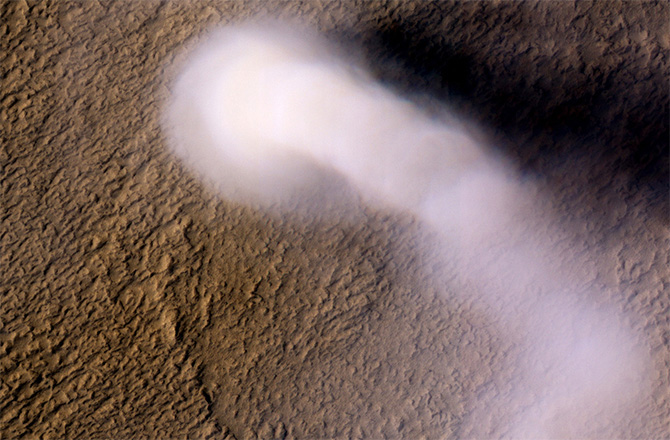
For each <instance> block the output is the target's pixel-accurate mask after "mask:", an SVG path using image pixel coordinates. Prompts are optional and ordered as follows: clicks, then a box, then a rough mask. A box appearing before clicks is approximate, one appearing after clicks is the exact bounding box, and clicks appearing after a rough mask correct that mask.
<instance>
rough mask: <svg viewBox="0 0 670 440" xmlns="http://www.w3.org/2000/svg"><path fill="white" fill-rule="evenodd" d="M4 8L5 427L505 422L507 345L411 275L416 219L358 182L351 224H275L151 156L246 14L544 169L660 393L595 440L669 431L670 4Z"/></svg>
mask: <svg viewBox="0 0 670 440" xmlns="http://www.w3.org/2000/svg"><path fill="white" fill-rule="evenodd" d="M266 3H271V5H268V4H266ZM1 8H2V9H1V19H0V41H1V43H2V46H1V47H2V50H0V66H1V67H0V91H1V92H0V93H1V101H0V127H1V128H0V141H1V143H0V146H1V147H0V167H1V168H0V188H1V190H2V192H1V193H0V194H1V195H0V221H1V226H0V438H145V437H152V438H185V437H188V438H238V439H242V438H255V437H260V438H284V437H287V438H353V437H356V438H359V437H363V438H382V437H388V438H399V437H403V438H424V437H425V438H444V437H447V438H461V437H468V436H469V433H471V432H473V430H472V426H471V425H472V424H473V423H475V424H482V425H489V424H490V431H489V432H490V433H491V435H493V436H504V435H505V433H506V431H505V427H504V425H505V424H504V421H496V420H493V421H491V420H489V419H492V418H493V419H494V418H495V417H494V416H493V415H491V414H490V413H487V411H486V408H484V409H482V408H481V407H478V402H479V401H480V400H479V396H483V395H490V394H492V393H493V394H495V393H504V392H505V389H506V387H508V386H509V385H508V384H509V383H510V382H509V377H508V374H510V373H509V371H510V368H509V365H508V364H509V359H508V354H509V353H510V352H511V351H513V350H510V347H511V345H512V343H511V342H510V341H509V340H508V339H506V337H505V332H504V331H503V329H500V328H497V327H496V325H495V322H492V321H491V318H490V316H488V315H487V314H486V313H484V312H483V311H482V310H480V309H479V307H478V305H477V304H476V302H469V301H467V300H464V299H463V298H464V297H467V295H455V294H454V292H453V289H454V287H453V286H450V285H449V284H446V285H445V284H443V283H438V282H436V281H435V279H434V278H433V277H430V276H429V275H430V274H428V273H427V272H426V270H425V267H426V261H425V260H426V259H427V258H428V256H427V255H425V254H424V253H422V251H421V250H420V247H419V246H418V243H421V242H423V241H427V240H430V233H429V232H426V231H425V229H424V228H422V227H421V225H420V224H418V222H417V221H415V220H414V219H412V218H411V217H409V216H407V215H404V214H403V213H394V212H380V211H377V210H374V209H372V208H370V207H366V206H360V205H356V203H357V202H355V199H352V201H351V204H352V206H354V208H352V209H355V210H357V211H358V212H359V214H357V218H358V219H359V221H356V222H346V223H342V222H340V221H338V217H337V215H334V213H333V212H330V211H328V210H327V209H326V210H324V212H323V213H322V215H320V216H316V217H304V216H300V215H297V214H296V215H295V216H289V215H287V216H284V217H281V218H278V217H276V216H270V215H268V214H265V213H263V212H260V211H256V210H254V209H252V208H250V207H248V206H243V205H239V204H232V203H229V202H226V201H225V200H221V199H220V198H219V197H217V195H216V194H212V193H210V192H208V191H207V190H206V189H205V188H203V186H202V185H201V184H200V183H199V182H198V180H197V179H195V178H194V177H193V176H192V175H191V174H190V173H189V172H188V171H187V170H186V169H184V168H183V167H182V165H181V164H180V163H179V162H178V161H176V159H174V158H173V157H172V156H171V155H170V154H169V153H168V151H167V150H166V148H165V139H164V136H163V134H162V132H161V129H160V118H161V111H162V108H163V106H164V104H165V102H166V99H167V98H168V97H169V93H170V89H169V86H170V81H171V80H172V79H173V78H174V76H175V74H176V71H177V69H178V66H179V63H180V62H181V61H182V60H183V59H184V56H185V54H186V50H187V49H188V48H190V47H193V46H194V45H195V44H197V42H198V41H201V40H202V38H204V36H205V35H206V32H207V31H208V30H210V29H213V28H216V27H217V26H221V25H224V24H228V23H233V22H238V21H242V20H246V19H250V18H254V17H258V14H262V15H265V16H271V17H283V18H291V19H295V18H296V17H297V19H298V20H300V21H303V22H305V23H307V24H309V25H312V26H315V27H317V28H318V29H319V30H320V31H321V32H323V33H324V34H325V35H327V36H328V37H329V38H332V39H333V40H334V41H337V42H339V43H340V44H344V45H348V46H349V47H352V48H356V51H358V52H360V55H361V59H362V60H363V62H365V63H367V64H368V66H369V67H370V69H372V71H373V72H374V73H375V75H376V76H377V77H378V78H379V79H380V80H382V81H384V82H385V83H387V84H388V85H389V87H392V88H395V89H396V90H397V91H398V93H403V94H406V95H407V96H410V97H419V98H417V99H421V98H420V97H422V96H423V97H426V96H428V97H430V99H431V100H432V101H437V102H441V103H445V104H448V105H449V106H451V107H452V108H454V109H456V110H457V111H458V112H459V113H460V114H463V115H466V116H467V117H469V118H470V119H472V120H474V121H476V122H477V123H478V124H480V125H482V126H483V127H486V128H487V129H488V131H489V135H490V137H491V139H493V141H494V144H495V145H496V147H497V148H499V149H500V151H501V152H502V153H503V154H504V155H506V156H507V157H508V158H510V159H511V160H512V161H513V162H514V163H515V164H516V165H517V166H518V169H519V170H520V171H521V172H522V173H524V174H525V175H528V176H533V177H534V178H536V179H537V181H538V182H539V184H540V185H541V190H542V191H543V192H544V193H545V195H546V197H545V200H546V203H545V205H544V206H538V211H541V212H545V213H550V217H552V218H555V219H557V220H556V221H557V222H560V223H559V224H560V225H561V228H563V229H564V230H565V231H566V234H568V236H569V239H568V240H566V241H565V242H563V243H561V244H560V246H563V247H565V248H567V249H574V248H575V247H578V248H580V249H584V255H585V256H586V258H587V259H588V261H589V264H588V268H587V269H585V270H586V271H587V272H588V273H589V274H591V275H590V277H589V280H590V282H592V283H594V285H598V286H604V287H606V288H608V289H611V290H612V291H614V292H618V293H617V294H612V296H610V297H606V298H599V299H598V300H599V301H604V302H608V303H609V304H613V305H614V306H616V307H618V308H619V309H620V310H621V311H622V313H625V314H626V316H627V320H628V321H629V322H630V324H631V326H632V327H633V328H635V329H637V330H639V331H640V332H641V333H642V334H644V335H645V337H644V341H643V342H642V343H643V347H644V350H645V351H646V352H647V353H648V354H649V355H650V357H651V359H652V364H653V365H652V369H653V373H652V377H653V383H654V387H653V390H652V392H651V393H650V395H649V396H648V398H647V399H645V400H644V401H643V402H641V403H640V405H639V408H638V411H637V412H636V413H635V414H632V415H631V417H630V419H631V422H630V423H629V424H626V425H625V426H620V427H617V430H618V431H616V435H618V436H621V437H626V438H664V437H667V435H668V434H667V433H668V426H670V391H669V388H668V383H670V252H669V249H670V240H669V234H670V230H669V227H670V220H669V209H668V194H669V185H670V183H669V182H670V181H669V179H668V142H669V138H670V134H669V130H668V127H669V120H670V113H669V108H668V102H669V95H670V90H669V84H670V83H669V76H668V72H669V71H670V70H669V69H670V25H669V24H668V23H669V18H670V16H669V10H670V8H669V7H668V5H667V3H666V2H664V1H658V2H633V1H631V2H613V1H602V2H595V3H592V2H586V1H585V2H576V3H573V2H500V1H486V2H451V1H443V2H422V1H409V0H408V1H381V0H380V1H376V0H375V1H363V0H360V1H354V0H351V1H350V0H346V1H341V2H340V1H338V2H335V1H319V0H313V1H309V0H308V1H297V0H296V1H277V2H263V1H260V0H258V1H242V0H239V1H238V0H219V1H214V0H212V1H187V0H183V1H178V0H168V1H154V0H145V1H129V0H128V1H125V0H124V1H95V0H86V1H83V0H82V1H44V2H33V1H30V2H26V1H23V0H20V1H19V0H17V1H8V0H4V1H3V2H2V6H1ZM428 265H429V264H428ZM473 414H478V415H477V416H476V417H472V415H473ZM501 420H504V418H503V419H501Z"/></svg>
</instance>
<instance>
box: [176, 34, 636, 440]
mask: <svg viewBox="0 0 670 440" xmlns="http://www.w3.org/2000/svg"><path fill="white" fill-rule="evenodd" d="M453 120H454V119H453V118H452V122H451V123H446V122H445V119H442V118H437V117H430V116H428V115H427V114H426V113H425V112H423V111H422V110H421V109H420V108H418V107H417V106H416V105H415V104H412V103H411V102H409V101H407V100H404V99H402V98H401V97H399V96H397V95H396V94H394V93H393V92H392V91H390V90H389V89H387V88H385V87H383V86H382V85H381V84H379V83H378V82H376V81H375V80H374V79H373V78H372V77H371V76H370V75H369V74H367V73H366V72H365V70H364V69H362V68H360V67H357V66H356V65H355V64H352V63H351V62H349V61H348V60H347V59H346V57H342V56H340V55H338V50H337V49H336V48H333V47H331V46H330V45H329V44H328V43H326V42H324V41H322V39H320V38H319V37H318V36H317V35H315V34H313V33H311V32H309V31H305V30H300V31H297V30H295V29H292V30H287V29H286V28H282V27H281V26H278V25H276V24H273V25H264V26H250V25H243V26H237V27H230V28H225V29H223V30H220V31H218V32H216V33H213V34H212V35H211V36H210V37H209V38H208V39H207V41H206V42H205V43H203V44H202V45H201V46H200V47H199V48H197V49H196V50H195V51H194V52H193V53H192V54H190V57H189V60H188V61H187V63H186V64H185V66H184V68H183V70H182V72H181V74H180V75H179V76H178V78H177V80H176V82H175V83H174V84H173V95H172V99H171V101H170V103H169V105H168V107H167V110H166V113H165V118H164V129H165V131H166V133H167V135H168V139H169V142H170V144H171V147H172V149H173V152H174V153H175V154H176V155H177V156H178V157H179V158H181V159H182V160H183V161H184V162H185V163H186V164H187V165H188V166H190V167H191V169H192V170H193V171H194V172H195V173H197V174H198V175H199V176H200V177H202V178H203V179H204V180H205V181H207V182H209V183H210V184H212V185H214V186H215V187H216V189H217V190H218V191H219V192H220V194H221V195H222V196H223V197H225V198H228V199H231V200H235V201H238V202H243V203H251V204H261V205H264V206H270V205H273V204H275V203H281V202H282V201H283V200H286V199H288V198H290V197H292V196H293V195H294V194H295V191H296V190H297V189H299V188H300V187H303V186H305V185H311V184H314V183H315V182H316V181H318V179H319V176H320V174H319V172H318V170H319V169H327V170H331V171H333V172H336V173H338V174H339V175H341V176H343V177H344V178H345V179H346V180H347V181H348V182H350V183H351V184H352V185H353V186H354V187H355V188H356V189H357V190H358V191H360V193H361V195H362V196H363V197H364V198H365V199H366V200H368V201H369V202H370V203H374V204H378V205H382V206H388V207H390V208H393V209H399V210H405V211H409V212H411V213H413V214H414V215H416V216H417V217H418V218H420V219H421V220H422V221H424V222H425V223H426V224H427V225H429V226H430V227H432V228H434V229H435V230H437V231H438V232H439V234H440V235H441V237H442V240H443V242H442V243H441V246H443V247H444V249H445V252H444V255H443V256H442V257H441V258H444V259H445V263H447V262H449V263H450V264H453V265H455V267H456V268H457V270H458V271H459V274H460V275H461V276H462V277H464V278H466V279H467V280H468V281H469V283H470V284H471V285H472V286H474V287H475V290H476V291H477V292H478V293H476V294H475V296H476V298H477V300H478V301H480V302H481V304H483V305H484V306H485V307H486V308H487V310H489V311H490V313H491V319H493V320H495V321H496V322H498V323H499V324H500V326H501V327H502V328H505V329H508V330H509V331H510V335H514V337H516V338H517V339H516V340H518V341H519V342H518V345H519V353H521V355H520V356H519V359H518V361H517V362H518V365H517V370H518V376H519V381H518V383H517V384H516V385H515V387H514V389H513V390H512V392H511V393H508V394H502V393H501V394H500V395H496V396H492V397H490V398H486V399H485V400H484V401H481V402H478V404H477V406H479V408H480V409H481V412H482V413H483V412H489V413H491V414H495V413H496V411H497V410H499V409H500V408H502V407H506V408H512V410H511V414H512V415H511V416H510V417H508V421H507V422H506V423H505V424H506V426H505V427H498V428H491V430H490V431H483V432H479V431H478V429H481V430H485V429H488V428H483V427H481V428H478V426H479V425H482V426H483V424H479V423H478V420H477V417H478V414H479V412H475V413H473V415H472V418H473V420H469V421H466V422H464V423H468V424H470V425H472V428H471V431H472V433H473V435H474V436H486V435H495V436H508V437H513V438H537V437H589V436H593V437H602V436H603V435H605V434H609V433H611V432H612V431H611V429H612V423H614V422H612V420H615V419H617V418H618V419H619V420H623V419H625V413H626V409H627V408H628V407H629V406H630V405H633V404H635V402H636V399H638V398H639V397H640V396H641V395H642V394H644V393H645V392H646V391H645V386H646V385H645V383H646V379H645V374H646V373H645V372H646V368H647V359H646V358H645V355H644V352H643V350H642V349H641V348H640V344H639V341H638V338H637V336H636V335H635V334H634V333H633V332H632V330H630V329H628V328H627V327H626V326H625V325H624V324H623V322H624V321H623V320H622V318H621V317H620V312H618V311H616V310H614V309H613V308H612V307H609V306H607V305H603V304H598V305H597V304H595V303H591V302H590V301H589V296H590V292H588V291H585V287H584V286H583V285H584V283H583V280H580V279H579V276H576V275H572V274H571V268H572V267H574V266H578V265H579V261H578V257H577V256H574V258H573V261H571V262H567V263H564V262H563V260H564V259H561V261H560V262H557V261H556V260H557V259H556V258H553V257H552V249H551V243H552V241H553V240H554V239H555V238H556V237H558V232H556V231H552V230H551V229H549V230H546V231H533V230H532V224H533V223H532V222H527V221H526V220H525V219H524V218H520V217H522V216H521V215H520V213H524V212H526V213H527V212H530V211H532V208H533V207H532V206H531V205H532V200H533V197H535V195H534V191H533V188H532V185H530V184H528V183H527V182H526V183H524V184H522V183H521V182H520V179H519V178H518V177H517V176H515V175H514V173H513V171H512V170H511V168H510V167H507V166H506V165H505V163H504V160H503V159H501V158H499V157H496V156H495V155H493V154H492V153H491V152H489V151H488V150H487V148H486V147H485V146H484V145H482V144H480V143H479V142H477V141H476V140H475V138H476V137H475V135H474V134H473V133H471V132H469V131H468V130H466V129H465V128H463V127H460V126H459V125H458V124H456V123H455V122H453ZM529 204H530V205H529ZM529 228H530V229H531V230H529Z"/></svg>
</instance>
